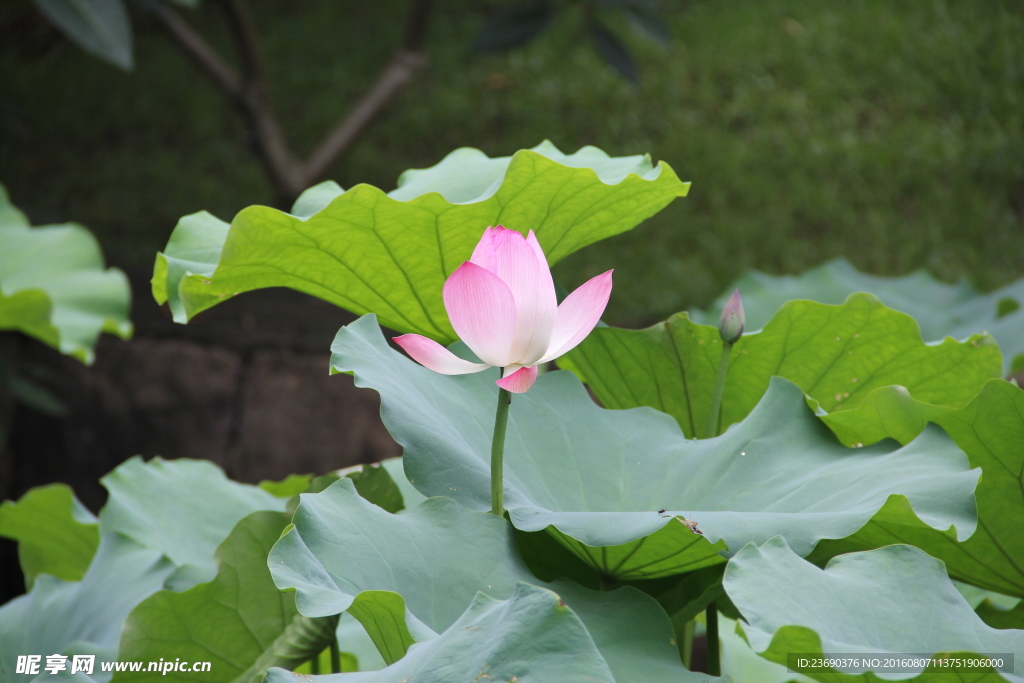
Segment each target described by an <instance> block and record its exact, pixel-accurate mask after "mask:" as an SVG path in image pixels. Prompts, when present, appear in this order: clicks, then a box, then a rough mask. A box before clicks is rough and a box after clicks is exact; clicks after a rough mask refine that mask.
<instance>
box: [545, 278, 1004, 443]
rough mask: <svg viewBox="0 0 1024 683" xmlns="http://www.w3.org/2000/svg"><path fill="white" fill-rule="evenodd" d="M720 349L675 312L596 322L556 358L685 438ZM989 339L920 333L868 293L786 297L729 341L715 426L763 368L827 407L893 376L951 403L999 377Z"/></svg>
mask: <svg viewBox="0 0 1024 683" xmlns="http://www.w3.org/2000/svg"><path fill="white" fill-rule="evenodd" d="M721 353H722V340H721V338H720V336H719V334H718V329H717V327H711V326H707V325H698V324H696V323H694V322H693V321H692V320H690V319H689V318H688V317H687V314H686V313H680V314H678V315H675V316H673V317H671V318H669V319H668V320H667V321H665V322H662V323H658V324H657V325H654V326H653V327H649V328H647V329H645V330H624V329H618V328H614V327H599V328H597V329H595V330H594V331H593V332H592V333H591V334H590V336H589V337H588V338H587V339H586V340H585V341H584V342H583V343H582V344H580V345H579V346H578V347H576V349H574V350H573V351H571V352H570V353H569V354H568V355H567V356H565V357H563V359H562V360H560V361H559V362H560V363H563V364H564V365H566V366H567V367H570V368H571V369H572V370H574V371H575V372H576V373H577V374H578V375H580V377H581V378H582V379H584V381H586V382H587V384H589V385H590V387H591V389H593V391H594V393H595V394H596V395H597V397H598V398H599V399H600V400H601V402H602V403H603V404H604V405H605V406H606V407H608V408H633V407H636V406H651V407H652V408H657V409H658V410H660V411H662V412H666V413H668V414H669V415H672V416H673V417H674V418H676V420H677V421H678V422H679V424H680V426H681V427H682V428H683V432H685V433H686V435H687V436H689V437H693V436H698V437H701V438H705V437H707V436H709V434H707V427H706V423H707V419H708V410H709V409H710V408H709V405H710V402H711V394H712V391H713V389H714V383H715V376H716V374H717V372H718V363H719V358H720V356H721ZM1001 363H1002V361H1001V360H1000V355H999V349H998V348H997V347H996V345H995V344H994V343H992V340H991V338H990V337H988V336H985V335H976V336H973V337H971V338H969V339H967V340H966V341H964V342H958V341H954V340H953V339H946V340H945V341H944V342H942V343H941V344H934V345H931V344H925V343H924V342H922V341H921V335H920V333H919V331H918V327H917V323H915V322H914V319H913V318H911V317H910V316H908V315H906V314H905V313H899V312H897V311H894V310H892V309H889V308H886V307H885V306H884V305H883V304H882V303H881V302H880V301H879V300H878V299H876V298H875V297H874V296H871V295H869V294H855V295H852V296H851V297H850V298H849V299H847V300H846V302H845V303H843V304H841V305H838V306H831V305H826V304H819V303H815V302H812V301H790V302H789V303H787V304H785V305H784V306H783V307H782V308H781V309H780V310H779V311H778V313H776V314H775V316H774V317H773V318H772V319H771V321H769V322H768V323H767V324H766V325H765V326H764V329H763V330H762V331H761V332H759V333H757V334H747V335H744V336H743V337H742V338H741V339H740V341H739V342H737V343H736V344H735V346H734V347H733V350H732V355H731V357H730V362H729V375H728V377H727V379H726V383H725V394H724V396H723V398H722V412H721V427H722V428H723V429H724V428H725V427H726V426H728V425H730V424H734V423H736V422H739V421H740V420H742V419H743V418H744V417H746V416H747V415H748V414H749V413H750V411H751V410H753V408H754V406H755V405H757V402H758V401H759V400H761V397H762V396H763V395H764V392H765V390H766V389H767V388H768V383H769V382H770V381H771V378H772V377H773V376H779V377H785V378H786V379H788V380H790V381H791V382H795V383H796V384H797V386H799V387H800V388H801V389H803V390H804V391H805V392H806V393H807V394H809V395H810V396H812V397H814V398H815V399H817V401H818V402H819V403H820V404H821V406H822V407H823V408H824V409H825V410H828V411H830V412H831V411H836V410H848V409H851V408H855V407H857V406H858V405H860V403H861V402H862V401H863V400H864V397H865V396H867V395H868V393H870V392H871V391H872V390H873V389H877V388H878V387H884V386H888V385H892V384H898V385H901V386H904V387H906V388H907V389H909V390H910V392H911V394H913V396H914V397H915V398H919V399H921V400H922V401H927V402H929V403H934V404H937V405H948V406H955V407H960V406H963V405H965V404H966V403H967V402H968V401H970V400H971V399H972V398H974V396H975V395H976V394H977V393H978V391H979V390H980V389H981V386H982V384H984V383H985V382H986V381H987V380H989V379H991V378H993V377H1000V376H1001V375H1002V364H1001Z"/></svg>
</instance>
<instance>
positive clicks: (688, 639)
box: [679, 619, 697, 669]
mask: <svg viewBox="0 0 1024 683" xmlns="http://www.w3.org/2000/svg"><path fill="white" fill-rule="evenodd" d="M696 628H697V626H696V624H695V623H694V621H693V619H690V620H689V621H688V622H686V626H683V631H682V633H681V634H680V635H681V636H682V638H681V639H680V645H681V646H682V647H680V648H679V651H680V653H681V654H682V656H683V666H685V667H686V668H687V669H689V668H690V665H691V664H692V663H693V633H694V631H695V630H696Z"/></svg>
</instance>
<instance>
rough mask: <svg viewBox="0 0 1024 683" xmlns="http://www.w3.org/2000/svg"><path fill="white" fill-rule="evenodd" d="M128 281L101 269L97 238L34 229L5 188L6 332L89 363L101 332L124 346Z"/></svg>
mask: <svg viewBox="0 0 1024 683" xmlns="http://www.w3.org/2000/svg"><path fill="white" fill-rule="evenodd" d="M129 300H130V290H129V287H128V278H126V277H125V275H124V273H122V272H121V271H120V270H117V269H115V268H107V269H104V267H103V254H102V252H101V251H100V247H99V244H98V243H97V242H96V238H95V237H93V236H92V233H90V232H89V231H88V230H86V229H85V228H83V227H82V226H80V225H75V224H73V223H68V224H66V225H51V226H45V227H40V228H32V227H30V226H29V224H28V220H27V219H26V218H25V216H24V215H23V214H22V213H21V212H20V211H18V210H17V209H16V208H14V207H13V206H12V205H11V203H10V201H9V200H8V198H7V192H6V190H4V188H3V186H2V185H0V330H18V331H20V332H24V333H25V334H27V335H29V336H32V337H35V338H36V339H39V340H40V341H42V342H44V343H46V344H49V345H50V346H52V347H54V348H55V349H58V350H60V352H61V353H65V354H68V355H71V356H74V357H75V358H77V359H79V360H81V361H82V362H84V363H91V362H92V360H93V348H94V347H95V346H96V340H97V338H98V337H99V335H100V333H101V332H110V333H111V334H116V335H118V336H120V337H121V338H123V339H127V338H128V337H130V336H131V334H132V324H131V323H130V322H129V321H128V303H129Z"/></svg>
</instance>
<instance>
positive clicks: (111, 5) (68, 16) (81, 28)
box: [35, 0, 132, 71]
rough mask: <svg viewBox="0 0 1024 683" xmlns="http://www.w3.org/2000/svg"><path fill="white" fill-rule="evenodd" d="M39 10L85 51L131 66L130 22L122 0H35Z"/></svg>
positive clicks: (119, 64)
mask: <svg viewBox="0 0 1024 683" xmlns="http://www.w3.org/2000/svg"><path fill="white" fill-rule="evenodd" d="M35 3H36V6H37V7H38V8H39V9H40V10H42V12H43V14H45V15H46V17H47V18H48V19H49V20H50V21H52V22H53V24H54V25H55V26H56V27H57V28H58V29H60V31H61V32H62V33H63V34H64V35H65V36H67V37H68V38H69V39H70V40H71V42H73V43H75V44H76V45H78V47H80V48H82V49H83V50H85V51H86V52H88V53H90V54H92V55H93V56H95V57H99V58H100V59H102V60H103V61H105V62H109V63H111V64H113V65H114V66H116V67H118V68H119V69H124V70H125V71H130V70H131V68H132V24H131V19H130V18H129V16H128V8H127V7H126V6H125V4H124V0H35Z"/></svg>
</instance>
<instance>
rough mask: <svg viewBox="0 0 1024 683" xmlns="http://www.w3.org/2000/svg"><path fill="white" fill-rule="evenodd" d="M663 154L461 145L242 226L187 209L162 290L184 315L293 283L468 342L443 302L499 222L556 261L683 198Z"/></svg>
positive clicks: (158, 272) (242, 219) (399, 324)
mask: <svg viewBox="0 0 1024 683" xmlns="http://www.w3.org/2000/svg"><path fill="white" fill-rule="evenodd" d="M688 189H689V183H683V182H680V180H679V178H678V177H676V175H675V173H674V172H673V171H672V169H671V168H670V167H669V166H668V165H667V164H665V163H664V162H662V163H659V164H658V165H657V166H654V165H653V164H652V162H651V159H650V157H648V156H630V157H622V158H610V157H609V156H608V155H607V154H605V153H604V152H602V151H600V150H598V149H596V148H594V147H584V148H582V149H581V150H579V151H578V152H576V153H575V154H571V155H565V154H562V153H561V152H559V151H558V150H557V149H556V148H555V147H554V146H553V145H552V144H551V143H549V142H544V143H542V144H540V145H538V146H537V147H535V148H534V149H532V150H521V151H519V152H517V153H516V154H515V155H513V156H511V157H501V158H497V159H490V158H488V157H487V156H486V155H484V154H483V153H482V152H480V151H479V150H475V149H468V148H466V149H459V150H456V151H454V152H452V153H451V154H449V155H448V156H447V157H446V158H445V159H444V160H443V161H441V163H439V164H437V165H436V166H434V167H432V168H429V169H426V170H413V171H406V172H405V173H404V174H402V177H401V178H399V181H398V189H396V190H394V191H392V192H390V193H388V194H385V193H384V192H382V191H381V190H378V189H377V188H375V187H372V186H369V185H357V186H355V187H353V188H351V189H349V190H347V191H344V192H343V191H342V190H341V188H340V187H338V186H337V185H336V184H334V183H329V184H323V185H318V186H316V187H314V188H312V189H310V190H308V191H307V193H306V194H304V195H303V196H302V197H300V198H299V200H298V202H296V207H295V208H294V209H293V212H294V213H293V214H286V213H282V212H281V211H277V210H274V209H271V208H267V207H263V206H252V207H249V208H247V209H244V210H243V211H241V212H240V213H239V214H238V215H237V216H235V218H234V220H233V221H232V223H231V225H230V226H229V225H228V224H226V223H223V222H221V221H218V220H217V219H216V218H213V217H212V216H210V215H209V214H205V213H202V214H195V215H192V216H186V217H185V218H183V219H182V220H181V222H179V223H178V226H177V227H176V228H175V230H174V232H173V233H172V235H171V238H170V241H169V242H168V244H167V247H166V249H165V250H164V252H163V253H161V254H159V255H158V256H157V261H156V265H155V268H154V274H153V296H154V297H156V300H157V301H158V302H159V303H163V302H164V301H167V302H168V303H169V305H170V307H171V311H172V312H173V314H174V318H175V320H177V321H178V322H185V321H187V320H188V319H189V318H191V317H192V316H194V315H195V314H197V313H199V312H200V311H203V310H205V309H207V308H209V307H211V306H213V305H215V304H217V303H219V302H220V301H222V300H223V299H225V298H226V297H229V296H232V295H234V294H238V293H240V292H247V291H250V290H254V289H261V288H264V287H291V288H292V289H296V290H299V291H301V292H305V293H307V294H312V295H313V296H317V297H320V298H322V299H324V300H326V301H329V302H331V303H333V304H336V305H338V306H341V307H342V308H346V309H348V310H350V311H353V312H355V313H358V314H362V313H367V312H370V311H373V312H375V313H377V314H378V315H379V316H380V318H381V321H382V322H383V324H385V325H387V326H388V327H391V328H393V329H396V330H401V331H402V332H416V333H419V334H423V335H426V336H428V337H431V338H433V339H437V340H439V341H444V342H451V341H454V340H455V338H456V337H455V333H454V331H453V330H452V327H451V324H450V323H449V322H448V317H447V314H446V313H445V309H444V305H443V303H442V299H441V288H442V286H443V284H444V281H445V279H446V278H447V277H448V275H450V274H451V273H452V272H453V271H454V270H455V269H456V268H457V267H458V266H459V264H460V263H462V262H463V261H465V260H467V259H469V257H470V255H471V254H472V252H473V247H474V246H475V245H476V243H477V241H479V239H480V235H481V234H483V231H484V229H485V228H486V227H487V226H489V225H497V224H499V223H500V224H503V225H505V226H506V227H509V228H513V229H516V230H519V231H521V232H523V233H524V234H525V233H526V232H527V231H529V230H531V229H532V230H534V231H535V232H536V233H537V238H538V239H539V240H540V243H541V245H542V246H543V247H544V250H545V253H546V254H547V256H548V260H549V262H550V263H552V264H554V263H555V262H557V261H559V260H560V259H562V258H563V257H565V256H566V255H568V254H571V253H572V252H574V251H576V250H577V249H580V248H582V247H584V246H586V245H588V244H591V243H593V242H596V241H598V240H601V239H604V238H606V237H610V236H612V235H616V234H618V233H621V232H624V231H626V230H629V229H631V228H633V227H634V226H636V225H637V224H638V223H640V222H641V221H642V220H644V219H645V218H647V217H649V216H651V215H652V214H654V213H656V212H657V211H659V210H661V209H662V208H663V207H665V206H666V205H667V204H668V203H669V202H670V201H672V200H673V199H675V198H676V197H680V196H684V195H685V194H686V193H687V191H688Z"/></svg>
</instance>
